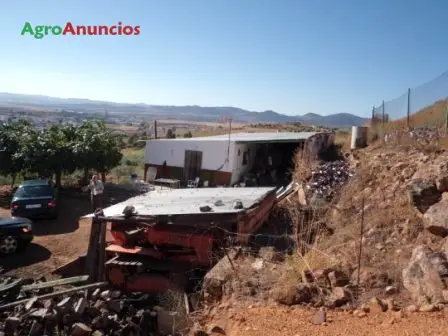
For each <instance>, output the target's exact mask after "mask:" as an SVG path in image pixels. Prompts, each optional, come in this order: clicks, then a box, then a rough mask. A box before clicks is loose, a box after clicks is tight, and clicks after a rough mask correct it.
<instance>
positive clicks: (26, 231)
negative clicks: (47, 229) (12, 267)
mask: <svg viewBox="0 0 448 336" xmlns="http://www.w3.org/2000/svg"><path fill="white" fill-rule="evenodd" d="M32 240H33V227H32V224H31V221H30V220H29V219H27V218H20V217H0V254H1V255H6V254H11V253H14V252H16V251H17V250H19V249H21V248H24V247H26V246H27V245H28V244H29V243H30V242H31V241H32Z"/></svg>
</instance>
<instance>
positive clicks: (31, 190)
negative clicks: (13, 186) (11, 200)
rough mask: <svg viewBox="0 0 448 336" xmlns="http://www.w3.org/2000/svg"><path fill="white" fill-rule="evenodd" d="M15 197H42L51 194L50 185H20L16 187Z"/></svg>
mask: <svg viewBox="0 0 448 336" xmlns="http://www.w3.org/2000/svg"><path fill="white" fill-rule="evenodd" d="M15 196H16V197H44V196H52V190H51V187H50V186H46V185H36V186H22V187H19V189H17V191H16V194H15Z"/></svg>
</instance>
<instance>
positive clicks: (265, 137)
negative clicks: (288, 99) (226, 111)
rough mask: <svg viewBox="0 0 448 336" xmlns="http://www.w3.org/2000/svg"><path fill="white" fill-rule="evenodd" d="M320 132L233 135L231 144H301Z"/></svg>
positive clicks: (223, 137)
mask: <svg viewBox="0 0 448 336" xmlns="http://www.w3.org/2000/svg"><path fill="white" fill-rule="evenodd" d="M318 133H319V132H262V133H231V134H230V141H231V142H242V143H244V142H265V143H266V142H300V141H303V140H306V139H308V138H310V137H312V136H313V135H316V134H318ZM148 141H229V134H221V135H212V136H206V137H195V138H175V139H156V140H148Z"/></svg>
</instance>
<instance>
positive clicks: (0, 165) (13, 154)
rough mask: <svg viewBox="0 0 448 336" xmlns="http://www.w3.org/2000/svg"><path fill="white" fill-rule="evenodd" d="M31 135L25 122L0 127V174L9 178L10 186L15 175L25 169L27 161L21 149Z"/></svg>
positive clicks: (29, 127)
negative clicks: (10, 179)
mask: <svg viewBox="0 0 448 336" xmlns="http://www.w3.org/2000/svg"><path fill="white" fill-rule="evenodd" d="M32 133H33V129H32V124H31V123H30V122H28V121H25V120H19V121H15V122H12V123H9V124H6V125H0V174H1V175H5V176H10V177H11V178H12V181H11V185H12V186H13V185H14V183H15V180H16V177H17V174H19V173H20V172H22V171H23V170H24V169H25V167H26V164H27V160H26V157H25V155H24V153H23V150H22V149H23V146H24V144H26V143H27V142H28V141H29V138H30V137H31V136H32Z"/></svg>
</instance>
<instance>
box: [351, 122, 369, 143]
mask: <svg viewBox="0 0 448 336" xmlns="http://www.w3.org/2000/svg"><path fill="white" fill-rule="evenodd" d="M367 130H368V127H365V126H353V127H352V141H351V146H350V148H351V149H356V148H363V147H366V146H367Z"/></svg>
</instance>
